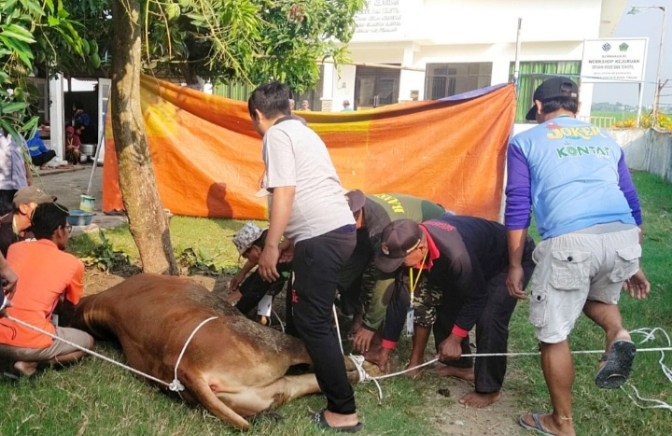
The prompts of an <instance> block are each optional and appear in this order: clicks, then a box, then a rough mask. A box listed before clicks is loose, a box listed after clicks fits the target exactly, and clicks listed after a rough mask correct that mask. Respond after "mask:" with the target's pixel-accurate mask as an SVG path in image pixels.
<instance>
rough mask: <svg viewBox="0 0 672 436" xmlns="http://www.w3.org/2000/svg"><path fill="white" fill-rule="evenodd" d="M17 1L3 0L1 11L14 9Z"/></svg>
mask: <svg viewBox="0 0 672 436" xmlns="http://www.w3.org/2000/svg"><path fill="white" fill-rule="evenodd" d="M17 2H18V0H7V1H6V2H4V4H3V5H2V11H3V12H11V11H14V6H16V3H17Z"/></svg>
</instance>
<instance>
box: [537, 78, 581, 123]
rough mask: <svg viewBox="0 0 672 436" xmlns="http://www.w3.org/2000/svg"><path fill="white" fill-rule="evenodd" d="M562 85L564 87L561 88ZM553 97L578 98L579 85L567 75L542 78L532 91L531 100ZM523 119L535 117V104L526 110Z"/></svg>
mask: <svg viewBox="0 0 672 436" xmlns="http://www.w3.org/2000/svg"><path fill="white" fill-rule="evenodd" d="M563 87H564V89H563ZM555 97H571V98H576V99H578V98H579V87H578V86H577V85H576V83H575V82H574V81H573V80H572V79H569V78H567V77H552V78H550V79H547V80H544V82H543V83H542V84H541V85H539V86H538V87H537V89H536V90H535V91H534V96H533V97H532V101H533V102H536V101H537V100H539V101H542V102H543V101H544V100H548V99H551V98H555ZM525 119H526V120H528V121H534V120H536V119H537V105H536V103H534V104H533V105H532V108H531V109H530V110H529V111H527V116H525Z"/></svg>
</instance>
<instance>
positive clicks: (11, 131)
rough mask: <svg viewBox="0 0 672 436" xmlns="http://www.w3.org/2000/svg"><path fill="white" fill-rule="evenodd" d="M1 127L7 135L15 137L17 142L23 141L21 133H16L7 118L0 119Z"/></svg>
mask: <svg viewBox="0 0 672 436" xmlns="http://www.w3.org/2000/svg"><path fill="white" fill-rule="evenodd" d="M0 127H1V128H2V130H4V131H5V134H9V135H11V136H13V137H14V140H15V141H21V135H19V132H17V131H16V129H15V128H14V126H12V124H11V123H10V122H9V121H8V119H7V118H0Z"/></svg>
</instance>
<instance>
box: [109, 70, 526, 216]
mask: <svg viewBox="0 0 672 436" xmlns="http://www.w3.org/2000/svg"><path fill="white" fill-rule="evenodd" d="M514 94H515V88H514V86H513V85H512V84H509V85H505V86H502V87H499V88H497V89H494V90H492V91H491V92H489V93H487V94H485V95H481V96H479V97H475V98H471V99H466V100H459V101H442V100H433V101H416V102H408V103H401V104H396V105H392V106H385V107H382V108H378V109H373V110H366V111H357V112H345V113H323V112H300V111H298V112H297V114H298V115H301V116H303V117H304V118H305V119H306V120H307V121H308V125H309V127H311V128H312V129H313V130H315V131H316V132H317V133H318V134H319V135H320V136H321V137H322V139H323V140H324V142H325V143H326V144H327V147H328V149H329V153H330V154H331V158H332V160H333V162H334V165H335V167H336V170H337V172H338V174H339V176H340V178H341V183H342V184H343V187H344V188H347V189H355V188H359V189H361V190H363V191H364V192H365V193H371V194H373V193H402V194H410V195H415V196H418V197H424V198H427V199H431V200H433V201H435V202H437V203H440V204H442V205H443V206H445V207H446V208H447V209H451V210H454V211H455V212H457V213H460V214H468V215H475V216H480V217H484V218H489V219H493V220H497V218H498V215H499V209H500V203H501V199H502V187H503V175H504V164H505V162H504V157H505V153H506V145H507V140H508V136H509V132H510V130H511V126H512V124H513V119H514V113H515V95H514ZM141 104H142V112H143V116H144V120H145V127H146V129H147V136H148V140H149V148H150V152H151V155H152V161H153V164H154V169H155V172H156V180H157V185H158V189H159V193H160V195H161V199H162V201H163V205H164V207H166V208H168V209H170V210H171V212H172V213H173V214H177V215H188V216H200V217H224V218H242V219H264V218H266V217H267V216H266V201H265V199H264V198H259V197H256V196H255V194H256V193H257V191H258V190H259V181H260V178H261V176H262V174H263V172H264V165H263V162H262V159H261V138H260V137H259V135H257V133H255V132H254V130H252V124H251V122H250V116H249V114H248V112H247V104H246V103H245V102H241V101H236V100H230V99H227V98H223V97H218V96H213V95H208V94H204V93H202V92H199V91H195V90H193V89H190V88H186V87H180V86H178V85H174V84H171V83H168V82H163V81H159V80H156V79H153V78H151V77H148V76H143V77H141ZM109 119H110V117H108V126H107V129H106V131H107V132H108V133H107V138H106V149H105V165H104V169H103V210H104V211H111V210H115V209H117V210H118V209H123V204H122V198H121V193H120V190H119V176H118V169H117V161H116V155H115V152H114V139H113V138H112V128H111V125H110V121H109Z"/></svg>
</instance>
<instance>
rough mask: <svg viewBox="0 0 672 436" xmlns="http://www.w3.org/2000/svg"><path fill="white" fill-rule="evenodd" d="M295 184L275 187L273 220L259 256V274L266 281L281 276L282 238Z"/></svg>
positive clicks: (272, 204) (289, 213)
mask: <svg viewBox="0 0 672 436" xmlns="http://www.w3.org/2000/svg"><path fill="white" fill-rule="evenodd" d="M295 194H296V187H295V186H279V187H277V188H273V201H272V203H271V214H270V216H271V221H270V225H269V227H268V234H267V235H266V244H265V245H264V250H263V251H262V252H261V256H260V257H259V275H261V278H263V279H264V280H266V281H269V282H272V281H274V280H277V278H278V277H280V274H278V270H277V268H276V265H277V264H278V259H279V258H280V250H279V249H278V247H279V246H280V239H281V238H282V235H283V234H284V233H285V229H286V228H287V223H288V222H289V217H290V215H291V214H292V206H293V205H294V195H295Z"/></svg>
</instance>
